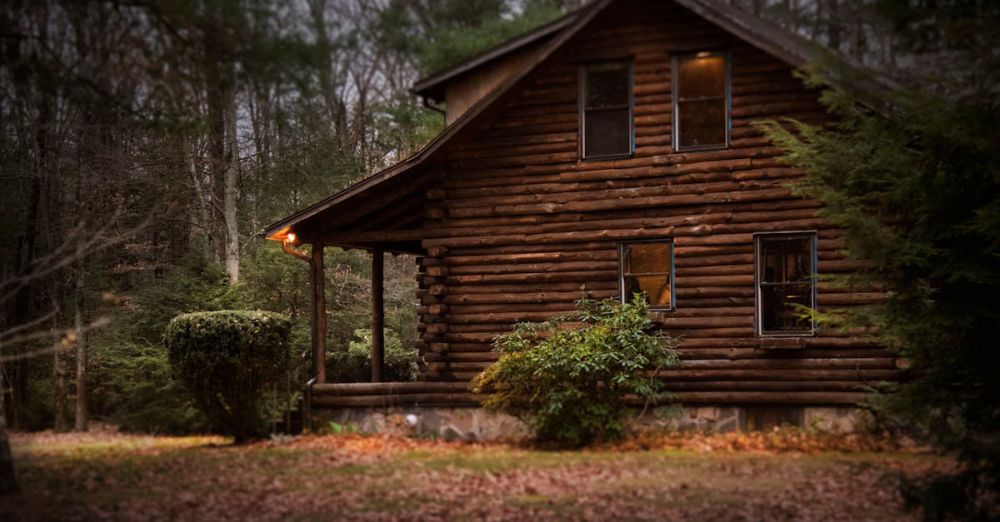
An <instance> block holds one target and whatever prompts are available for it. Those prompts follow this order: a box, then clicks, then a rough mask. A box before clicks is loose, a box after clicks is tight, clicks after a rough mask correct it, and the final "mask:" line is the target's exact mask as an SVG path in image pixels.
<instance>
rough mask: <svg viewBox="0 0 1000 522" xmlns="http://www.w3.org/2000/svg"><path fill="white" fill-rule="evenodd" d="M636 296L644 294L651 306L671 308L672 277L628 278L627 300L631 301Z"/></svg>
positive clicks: (626, 278)
mask: <svg viewBox="0 0 1000 522" xmlns="http://www.w3.org/2000/svg"><path fill="white" fill-rule="evenodd" d="M635 294H644V295H645V296H646V302H647V303H649V305H650V306H656V307H669V306H670V298H671V295H670V276H669V275H666V274H664V275H655V276H626V277H625V298H626V299H631V298H632V296H633V295H635Z"/></svg>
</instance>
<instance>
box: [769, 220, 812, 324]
mask: <svg viewBox="0 0 1000 522" xmlns="http://www.w3.org/2000/svg"><path fill="white" fill-rule="evenodd" d="M755 251H756V263H757V273H756V275H757V333H758V334H761V335H802V334H806V335H809V334H812V332H813V319H812V317H811V316H810V314H809V310H811V309H815V307H816V234H815V233H812V232H809V233H801V234H800V233H794V234H787V233H786V234H760V235H758V236H756V249H755Z"/></svg>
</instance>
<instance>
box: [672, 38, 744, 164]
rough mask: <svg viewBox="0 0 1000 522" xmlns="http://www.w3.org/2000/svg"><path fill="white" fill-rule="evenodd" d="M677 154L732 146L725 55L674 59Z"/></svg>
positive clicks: (703, 53)
mask: <svg viewBox="0 0 1000 522" xmlns="http://www.w3.org/2000/svg"><path fill="white" fill-rule="evenodd" d="M672 67H673V75H672V76H673V81H672V83H671V85H672V91H673V92H672V95H673V100H674V103H673V124H672V125H673V144H674V150H699V149H716V148H724V147H726V146H728V145H729V126H730V118H729V103H730V101H729V93H730V86H729V60H728V53H726V52H725V51H700V52H696V53H688V54H678V55H674V56H673V60H672Z"/></svg>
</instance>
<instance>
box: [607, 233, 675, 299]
mask: <svg viewBox="0 0 1000 522" xmlns="http://www.w3.org/2000/svg"><path fill="white" fill-rule="evenodd" d="M618 264H619V270H620V272H621V282H620V283H621V285H620V286H621V288H620V290H621V296H622V301H623V302H624V301H627V300H630V299H632V296H634V295H635V294H642V295H644V296H645V297H646V302H647V303H648V304H649V307H650V308H654V309H671V308H673V305H674V275H673V274H674V243H673V241H672V240H669V239H661V240H655V241H635V242H627V243H620V244H619V248H618Z"/></svg>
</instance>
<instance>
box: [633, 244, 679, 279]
mask: <svg viewBox="0 0 1000 522" xmlns="http://www.w3.org/2000/svg"><path fill="white" fill-rule="evenodd" d="M625 248H626V250H627V252H628V254H627V255H626V265H625V271H626V272H628V273H632V274H635V273H650V272H659V273H669V272H670V243H666V242H662V243H633V244H630V245H626V247H625Z"/></svg>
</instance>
